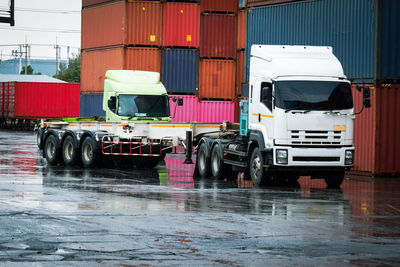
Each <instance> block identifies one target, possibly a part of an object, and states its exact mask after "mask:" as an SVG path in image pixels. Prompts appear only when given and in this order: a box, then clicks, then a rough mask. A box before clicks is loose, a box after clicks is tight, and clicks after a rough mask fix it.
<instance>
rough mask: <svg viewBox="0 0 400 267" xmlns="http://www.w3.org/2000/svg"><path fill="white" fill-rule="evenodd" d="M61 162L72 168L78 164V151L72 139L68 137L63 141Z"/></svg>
mask: <svg viewBox="0 0 400 267" xmlns="http://www.w3.org/2000/svg"><path fill="white" fill-rule="evenodd" d="M62 155H63V160H64V163H65V165H66V166H69V167H71V166H74V165H76V164H77V163H78V162H79V160H80V159H79V151H78V149H77V148H76V147H75V140H74V138H73V137H72V136H71V135H69V136H67V137H66V138H65V139H64V142H63V146H62Z"/></svg>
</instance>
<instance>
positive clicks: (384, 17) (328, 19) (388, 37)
mask: <svg viewBox="0 0 400 267" xmlns="http://www.w3.org/2000/svg"><path fill="white" fill-rule="evenodd" d="M248 2H250V1H248ZM377 3H378V5H379V6H376V4H377ZM399 13H400V3H399V1H397V0H384V1H375V0H353V1H347V0H334V1H333V0H312V1H299V2H293V3H286V4H279V5H268V6H262V7H254V8H249V9H248V13H247V36H246V51H247V53H246V78H248V71H249V69H248V62H249V51H250V47H251V45H252V44H269V45H320V46H332V47H333V52H334V54H335V55H336V57H337V58H338V59H339V60H340V61H341V63H342V65H343V68H344V72H345V74H346V75H347V77H348V78H350V79H352V80H354V82H356V83H363V82H364V83H367V82H373V81H374V80H382V79H398V78H399V77H400V68H399V64H400V63H399V62H400V52H399V50H398V49H397V46H396V44H397V43H398V42H399V41H400V31H398V25H399V23H400V18H399V16H398V15H397V14H399ZM344 18H346V19H344Z"/></svg>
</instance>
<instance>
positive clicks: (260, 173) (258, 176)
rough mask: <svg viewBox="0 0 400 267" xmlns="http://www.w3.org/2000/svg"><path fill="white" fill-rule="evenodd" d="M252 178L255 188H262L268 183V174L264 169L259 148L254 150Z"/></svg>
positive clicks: (251, 164)
mask: <svg viewBox="0 0 400 267" xmlns="http://www.w3.org/2000/svg"><path fill="white" fill-rule="evenodd" d="M249 169H250V177H251V180H252V181H253V184H254V185H255V186H262V185H265V183H266V176H267V175H266V172H265V170H264V168H263V156H262V153H261V151H260V150H259V148H258V147H256V148H254V150H253V152H252V153H251V158H250V164H249Z"/></svg>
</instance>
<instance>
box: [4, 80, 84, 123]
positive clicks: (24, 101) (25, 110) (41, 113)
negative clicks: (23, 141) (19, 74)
mask: <svg viewBox="0 0 400 267" xmlns="http://www.w3.org/2000/svg"><path fill="white" fill-rule="evenodd" d="M33 100H34V101H33ZM0 101H1V103H0V105H1V109H0V111H1V113H0V117H1V118H10V119H50V118H61V117H78V116H79V84H77V83H39V82H0Z"/></svg>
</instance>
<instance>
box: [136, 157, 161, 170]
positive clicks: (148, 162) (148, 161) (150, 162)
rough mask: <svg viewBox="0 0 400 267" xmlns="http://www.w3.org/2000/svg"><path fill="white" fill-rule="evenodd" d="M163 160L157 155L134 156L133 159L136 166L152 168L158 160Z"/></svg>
mask: <svg viewBox="0 0 400 267" xmlns="http://www.w3.org/2000/svg"><path fill="white" fill-rule="evenodd" d="M162 160H163V157H162V156H158V157H151V156H149V157H135V158H134V159H133V161H134V162H135V165H136V167H137V168H140V169H141V168H144V169H152V168H154V167H156V166H157V165H158V163H159V162H160V161H162Z"/></svg>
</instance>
